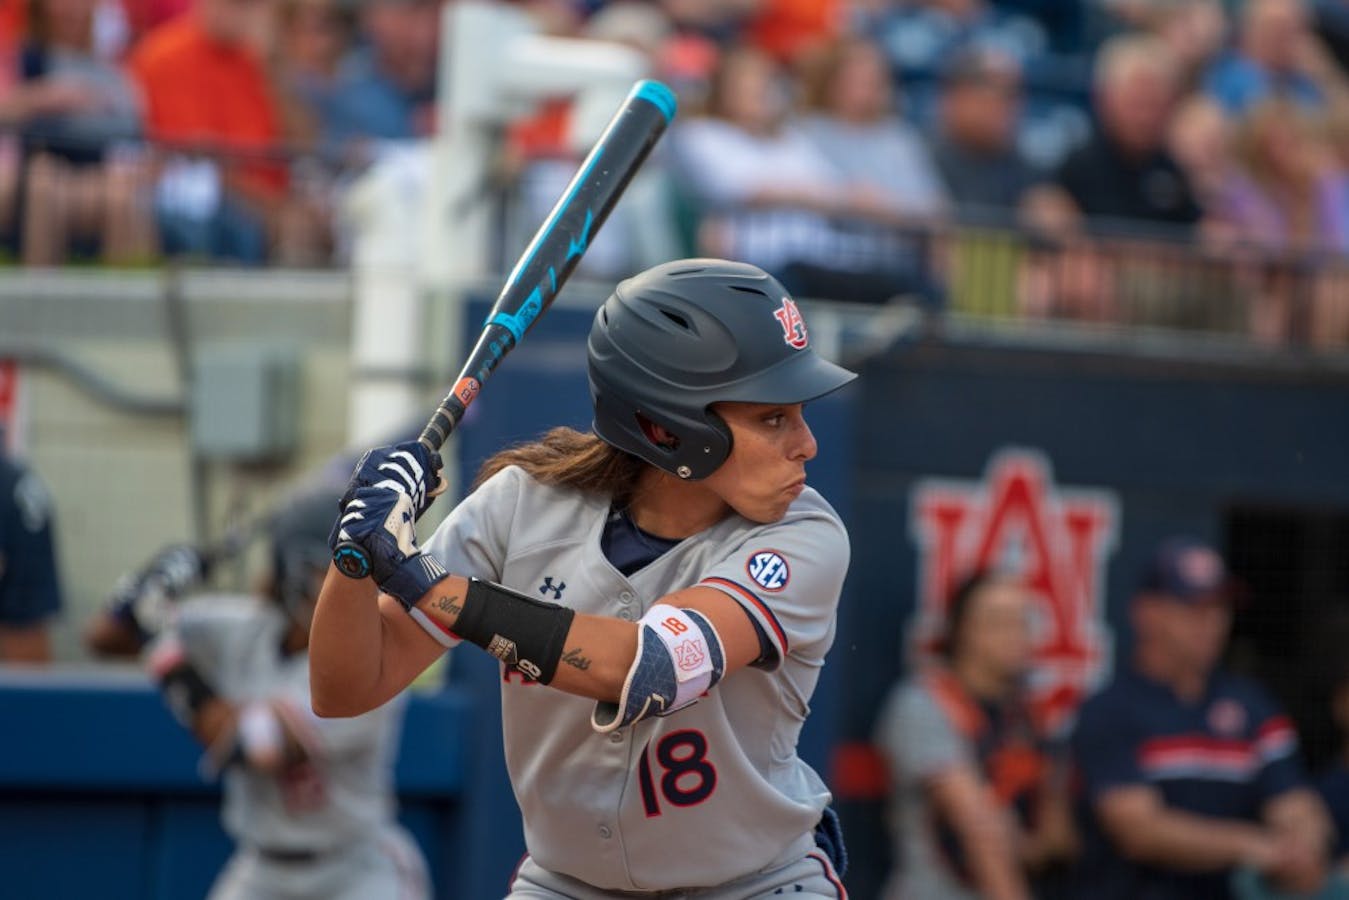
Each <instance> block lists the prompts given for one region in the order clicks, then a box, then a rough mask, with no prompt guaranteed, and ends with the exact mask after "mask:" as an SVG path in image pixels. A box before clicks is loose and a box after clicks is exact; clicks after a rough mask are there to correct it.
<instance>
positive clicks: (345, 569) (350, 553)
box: [333, 541, 370, 579]
mask: <svg viewBox="0 0 1349 900" xmlns="http://www.w3.org/2000/svg"><path fill="white" fill-rule="evenodd" d="M333 565H335V566H337V571H339V572H341V573H342V574H343V575H345V576H347V577H348V578H356V579H361V578H364V577H366V576H367V575H369V574H370V554H369V553H366V552H365V548H364V547H362V546H361V545H360V544H357V543H353V542H352V541H343V542H342V543H340V544H338V545H337V548H336V549H335V550H333Z"/></svg>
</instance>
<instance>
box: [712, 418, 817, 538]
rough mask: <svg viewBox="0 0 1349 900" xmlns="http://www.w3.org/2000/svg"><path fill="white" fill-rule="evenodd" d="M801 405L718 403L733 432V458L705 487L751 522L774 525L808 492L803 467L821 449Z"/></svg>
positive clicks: (731, 457)
mask: <svg viewBox="0 0 1349 900" xmlns="http://www.w3.org/2000/svg"><path fill="white" fill-rule="evenodd" d="M804 408H805V407H804V405H803V404H801V403H792V404H768V403H718V404H716V405H714V406H713V407H712V409H713V411H714V412H716V413H717V414H718V415H719V416H721V417H722V419H723V420H725V422H726V424H727V425H728V426H729V427H730V429H731V436H732V439H733V443H732V445H731V455H730V456H729V457H727V459H726V462H724V463H722V465H721V468H719V469H717V471H715V472H713V473H712V474H711V475H709V476H708V477H707V478H706V479H705V480H704V481H703V484H704V486H706V487H707V488H708V489H709V490H711V491H713V492H714V493H716V494H717V495H718V496H719V497H721V499H722V500H724V501H725V502H726V504H727V505H728V506H730V507H731V508H732V509H734V510H735V511H736V512H738V513H739V514H740V515H742V516H744V517H745V518H746V519H749V520H750V521H752V522H776V521H777V520H779V519H781V518H782V517H783V516H784V515H786V514H787V507H789V506H791V504H792V501H793V500H795V499H796V498H797V497H799V496H801V492H802V491H803V490H805V488H806V463H807V462H808V461H809V460H811V459H814V458H815V454H816V452H817V451H818V450H819V447H818V445H817V444H816V443H815V436H814V435H813V434H811V433H810V427H809V426H807V425H806V420H805V417H804V415H803V411H804Z"/></svg>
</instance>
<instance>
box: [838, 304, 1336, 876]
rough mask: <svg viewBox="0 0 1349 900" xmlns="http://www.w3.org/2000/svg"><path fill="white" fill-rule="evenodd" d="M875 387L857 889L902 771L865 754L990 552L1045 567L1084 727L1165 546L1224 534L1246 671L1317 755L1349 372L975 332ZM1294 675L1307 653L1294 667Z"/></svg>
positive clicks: (858, 724)
mask: <svg viewBox="0 0 1349 900" xmlns="http://www.w3.org/2000/svg"><path fill="white" fill-rule="evenodd" d="M861 370H862V378H861V379H860V385H859V389H858V391H857V393H856V395H855V396H854V398H853V399H854V401H855V408H854V409H855V423H856V429H855V433H854V457H853V468H852V471H851V472H850V477H851V478H852V479H853V484H852V492H851V493H852V498H853V499H852V505H851V512H850V516H849V519H848V524H849V529H850V532H851V535H852V540H853V563H852V568H851V572H850V576H849V585H848V588H849V591H848V595H847V597H846V598H845V603H844V605H843V607H842V609H841V612H840V627H839V637H838V643H837V645H836V647H835V651H834V656H833V658H832V659H831V665H832V666H834V667H836V669H837V670H838V675H839V676H840V677H841V679H842V682H843V683H845V684H847V685H848V686H849V689H848V690H847V691H845V692H843V693H842V694H841V695H840V696H839V697H838V702H839V703H840V704H841V705H842V707H843V710H842V712H841V723H840V729H839V732H838V734H837V739H838V743H837V744H836V753H835V757H834V762H835V765H834V767H833V771H832V772H831V783H832V784H833V786H834V787H835V789H836V790H838V791H839V792H840V793H843V794H845V795H846V796H848V797H849V799H848V800H847V802H846V803H845V807H846V812H847V815H846V817H845V824H847V825H850V826H851V828H850V829H849V838H850V847H851V849H852V850H853V859H854V863H855V869H854V872H853V873H852V876H851V877H850V879H849V881H850V888H851V889H852V890H853V891H854V892H855V893H856V894H857V895H858V896H871V894H872V891H873V890H874V887H875V885H877V884H878V883H879V879H880V877H881V875H882V874H883V867H884V865H885V857H886V855H887V854H886V846H885V841H884V839H883V838H882V837H881V834H882V827H881V818H880V803H879V801H878V800H877V799H876V798H877V797H878V796H880V795H881V792H882V791H883V787H882V784H881V776H882V775H883V773H882V772H880V771H877V770H876V768H875V767H874V758H871V759H870V763H869V761H868V756H867V755H866V753H865V752H864V750H863V745H862V743H861V742H865V741H866V740H867V738H868V737H869V735H870V734H871V729H872V727H873V725H874V718H875V715H876V710H877V709H878V707H879V705H880V703H881V700H882V698H883V695H884V692H885V691H886V689H887V688H888V686H889V684H890V683H891V681H892V680H893V678H895V677H896V676H897V675H898V674H899V672H900V669H901V666H902V664H903V661H904V658H905V656H906V654H908V653H909V652H911V648H912V647H913V646H914V645H915V644H916V643H921V642H922V640H923V638H924V636H925V634H926V632H927V630H928V628H929V626H930V622H931V620H932V619H933V618H934V617H935V616H936V615H937V613H938V611H939V604H940V597H941V596H943V595H944V586H945V585H947V584H949V582H950V580H951V579H952V578H953V577H956V576H957V575H958V573H959V572H961V571H963V570H967V569H968V568H969V567H970V566H971V565H973V564H975V563H989V562H995V563H998V564H1001V565H1003V566H1006V567H1010V568H1011V569H1013V570H1016V571H1021V572H1023V573H1025V574H1026V576H1027V577H1028V578H1029V579H1030V581H1031V582H1032V583H1033V585H1034V586H1035V589H1036V591H1037V594H1038V598H1039V604H1038V605H1039V614H1038V616H1037V623H1038V628H1037V637H1038V640H1039V642H1040V646H1041V658H1042V660H1045V661H1046V663H1047V665H1048V668H1049V669H1050V672H1051V674H1050V678H1049V679H1048V683H1047V684H1044V683H1042V684H1041V685H1039V687H1038V688H1037V690H1038V691H1040V693H1041V695H1042V697H1043V699H1044V701H1045V702H1046V703H1047V704H1049V705H1051V706H1057V707H1058V708H1059V709H1061V710H1062V711H1063V713H1064V721H1065V723H1066V722H1068V721H1070V720H1071V708H1072V706H1073V705H1074V704H1075V702H1076V700H1077V699H1078V698H1079V697H1080V695H1081V694H1082V693H1083V692H1087V691H1090V690H1091V688H1092V687H1093V686H1094V685H1095V684H1096V683H1098V682H1099V681H1100V680H1101V679H1103V678H1104V677H1106V676H1107V675H1108V673H1109V671H1110V669H1111V666H1112V664H1113V662H1114V660H1115V659H1119V658H1123V657H1124V655H1125V654H1127V653H1128V652H1129V634H1128V623H1127V617H1126V605H1127V601H1128V598H1129V596H1130V593H1131V591H1132V589H1133V587H1134V585H1135V583H1136V579H1137V577H1138V573H1139V571H1140V569H1141V567H1142V565H1143V562H1144V560H1145V559H1146V558H1147V557H1148V555H1149V553H1150V550H1151V548H1152V547H1153V546H1154V545H1155V543H1156V542H1157V541H1159V540H1161V539H1162V538H1164V537H1165V536H1168V535H1171V534H1174V533H1181V532H1183V533H1189V534H1193V535H1197V536H1199V537H1201V538H1203V539H1206V540H1208V541H1211V542H1213V543H1214V544H1215V545H1216V546H1217V547H1218V548H1220V549H1221V550H1222V551H1223V552H1224V553H1225V554H1226V555H1227V557H1228V559H1229V562H1230V564H1231V567H1232V569H1233V572H1234V574H1235V575H1236V576H1237V577H1238V579H1239V580H1240V582H1241V583H1242V585H1243V586H1244V589H1243V591H1242V596H1241V598H1240V606H1239V609H1238V612H1237V615H1236V618H1235V624H1234V638H1233V641H1232V643H1231V647H1230V650H1229V654H1228V655H1229V662H1230V664H1232V665H1233V666H1234V667H1236V668H1238V669H1241V670H1243V671H1246V672H1249V673H1252V674H1254V675H1256V676H1257V677H1260V678H1262V679H1264V680H1265V681H1266V683H1267V684H1269V685H1270V687H1271V688H1272V689H1273V690H1274V691H1275V693H1276V694H1277V695H1278V697H1279V699H1280V700H1281V701H1282V702H1283V703H1284V704H1285V706H1286V707H1287V708H1288V710H1289V711H1290V713H1291V714H1292V715H1293V717H1294V718H1295V720H1296V722H1297V724H1298V726H1299V729H1300V731H1301V732H1302V734H1303V737H1304V742H1305V745H1306V751H1307V755H1308V757H1309V758H1310V760H1311V762H1312V763H1313V764H1317V763H1319V762H1322V761H1324V760H1325V759H1326V757H1327V756H1328V754H1329V752H1330V751H1331V747H1332V735H1331V733H1330V729H1329V723H1328V718H1327V716H1328V711H1327V709H1326V678H1327V675H1328V670H1329V668H1330V667H1331V666H1332V665H1334V664H1336V663H1337V662H1338V661H1339V660H1340V657H1341V656H1342V654H1343V649H1342V648H1343V646H1344V637H1345V636H1346V635H1347V634H1349V630H1347V629H1346V622H1349V478H1346V477H1345V474H1344V461H1345V460H1346V459H1349V369H1346V367H1345V366H1344V365H1343V364H1342V362H1341V363H1335V362H1332V361H1330V360H1328V359H1326V358H1318V357H1315V356H1314V355H1312V354H1309V353H1305V352H1299V351H1297V350H1295V349H1283V350H1278V351H1274V350H1269V351H1254V350H1252V349H1251V348H1250V346H1249V345H1246V346H1244V347H1225V346H1223V345H1222V344H1220V343H1216V342H1215V341H1214V340H1213V339H1200V338H1194V337H1189V338H1187V337H1185V336H1183V335H1179V334H1173V335H1170V336H1166V337H1162V336H1159V335H1156V334H1153V335H1147V334H1136V335H1132V336H1129V337H1127V338H1124V337H1121V336H1120V335H1119V334H1118V333H1115V334H1114V335H1112V336H1109V337H1101V336H1099V335H1093V334H1091V333H1085V332H1084V333H1064V332H1062V331H1061V330H1044V331H1034V330H1017V331H1014V332H1013V331H999V330H995V329H988V328H979V329H968V328H966V329H962V328H960V327H959V325H958V324H957V323H952V325H951V328H950V329H949V330H948V331H946V332H945V333H943V334H941V335H929V336H928V337H926V338H924V339H920V340H916V341H912V342H907V343H900V344H897V345H896V346H894V347H892V348H890V349H888V350H887V351H886V352H884V353H882V354H880V355H878V356H875V357H873V358H871V359H869V360H867V361H866V362H865V363H864V364H863V365H862V366H861ZM1290 663H1291V664H1290Z"/></svg>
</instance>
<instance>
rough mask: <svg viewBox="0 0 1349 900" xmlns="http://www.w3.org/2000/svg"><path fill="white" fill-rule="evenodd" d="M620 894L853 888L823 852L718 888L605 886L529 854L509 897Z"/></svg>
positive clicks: (795, 894)
mask: <svg viewBox="0 0 1349 900" xmlns="http://www.w3.org/2000/svg"><path fill="white" fill-rule="evenodd" d="M615 897H632V898H635V900H751V898H776V897H781V898H783V900H787V898H793V900H811V898H829V900H847V897H848V892H847V891H846V890H844V888H843V882H842V881H840V880H839V877H838V875H836V874H834V867H833V866H831V865H830V864H829V860H827V859H825V856H824V854H823V853H821V852H819V851H818V850H816V851H813V852H811V853H808V854H806V855H805V856H804V857H802V858H801V859H798V860H797V861H796V862H793V863H788V864H787V865H785V866H780V867H779V868H776V869H771V870H769V871H767V872H757V873H755V874H753V875H748V876H746V877H744V878H741V879H739V880H737V881H732V882H728V883H727V884H719V885H717V886H716V887H706V888H681V889H676V890H671V891H650V892H645V891H605V890H601V889H600V888H597V887H592V886H590V885H588V884H586V883H585V882H583V881H577V880H576V879H575V878H569V877H567V876H566V875H559V874H557V873H556V872H550V871H548V870H547V869H545V868H543V867H542V866H539V865H537V864H536V863H535V862H534V860H533V859H531V858H530V857H528V856H526V857H525V860H524V862H522V863H521V864H520V869H519V871H517V872H516V873H515V880H514V881H513V882H512V883H511V892H510V894H509V895H508V900H610V898H615Z"/></svg>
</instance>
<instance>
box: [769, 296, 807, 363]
mask: <svg viewBox="0 0 1349 900" xmlns="http://www.w3.org/2000/svg"><path fill="white" fill-rule="evenodd" d="M773 318H775V319H777V320H778V324H779V325H781V326H782V339H783V340H784V341H786V342H787V343H788V344H789V345H791V346H792V347H795V348H796V349H797V350H804V349H806V347H807V346H808V345H809V344H810V336H809V335H808V334H806V320H805V319H803V318H801V310H799V309H797V308H796V301H795V300H793V299H792V298H791V297H783V298H782V305H781V306H780V307H778V308H777V309H775V310H773Z"/></svg>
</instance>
